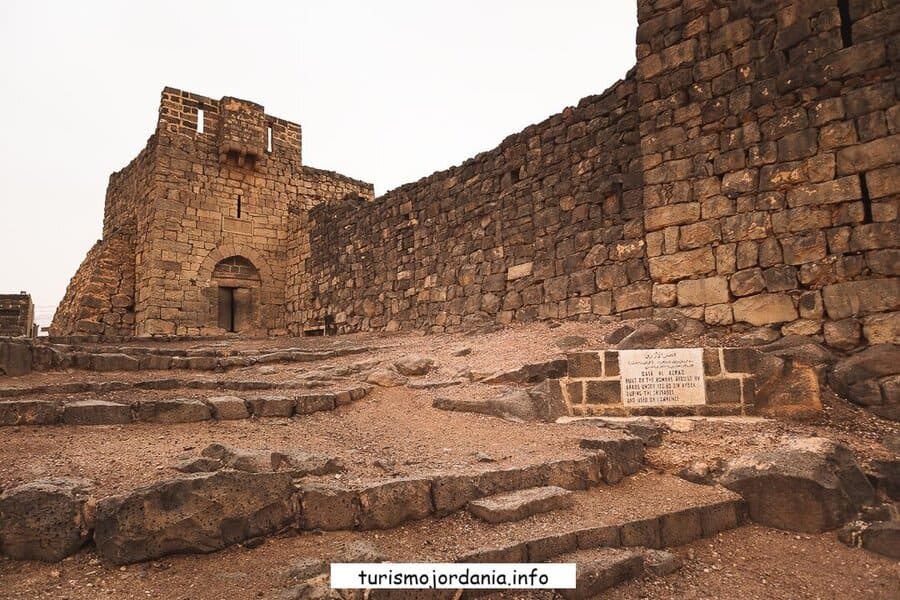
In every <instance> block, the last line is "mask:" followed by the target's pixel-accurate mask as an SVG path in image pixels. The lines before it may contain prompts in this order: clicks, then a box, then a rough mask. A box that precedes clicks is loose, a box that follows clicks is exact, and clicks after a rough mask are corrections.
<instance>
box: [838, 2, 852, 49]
mask: <svg viewBox="0 0 900 600" xmlns="http://www.w3.org/2000/svg"><path fill="white" fill-rule="evenodd" d="M838 10H839V11H840V13H841V41H842V42H843V43H844V48H849V47H850V46H852V45H853V21H851V20H850V0H838Z"/></svg>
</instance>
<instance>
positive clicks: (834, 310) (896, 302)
mask: <svg viewBox="0 0 900 600" xmlns="http://www.w3.org/2000/svg"><path fill="white" fill-rule="evenodd" d="M822 299H823V301H824V303H825V310H826V312H827V313H828V316H829V317H830V318H831V319H834V320H840V319H846V318H847V317H853V316H858V315H864V314H867V313H880V312H890V311H895V310H898V308H900V280H897V279H891V278H888V279H865V280H862V281H847V282H844V283H835V284H832V285H826V286H825V287H824V288H822Z"/></svg>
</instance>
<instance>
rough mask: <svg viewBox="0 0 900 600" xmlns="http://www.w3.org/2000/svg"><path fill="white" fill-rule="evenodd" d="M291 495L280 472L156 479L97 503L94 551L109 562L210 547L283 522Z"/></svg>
mask: <svg viewBox="0 0 900 600" xmlns="http://www.w3.org/2000/svg"><path fill="white" fill-rule="evenodd" d="M293 496H294V487H293V484H292V482H291V476H290V475H288V474H286V473H259V474H258V473H241V472H237V471H219V472H216V473H202V474H196V475H188V476H185V477H182V478H180V479H173V480H169V481H161V482H158V483H155V484H152V485H149V486H146V487H142V488H138V489H136V490H133V491H131V492H128V493H125V494H122V495H119V496H110V497H107V498H104V499H102V500H101V501H100V502H99V503H98V504H97V509H96V526H95V529H94V541H95V542H96V544H97V553H98V554H99V555H100V557H101V558H102V559H103V560H104V561H106V562H109V563H112V564H115V565H121V564H126V563H133V562H139V561H144V560H151V559H154V558H159V557H161V556H166V555H168V554H179V553H208V552H211V551H213V550H218V549H221V548H224V547H226V546H229V545H231V544H234V543H237V542H241V541H244V540H247V539H250V538H254V537H259V536H262V535H266V534H270V533H273V532H275V531H278V530H280V529H282V528H283V527H285V526H286V525H288V524H289V523H290V522H291V521H293V519H294V518H295V514H296V507H295V506H294V500H293Z"/></svg>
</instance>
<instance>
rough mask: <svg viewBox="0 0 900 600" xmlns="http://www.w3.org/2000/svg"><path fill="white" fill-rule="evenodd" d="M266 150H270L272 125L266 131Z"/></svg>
mask: <svg viewBox="0 0 900 600" xmlns="http://www.w3.org/2000/svg"><path fill="white" fill-rule="evenodd" d="M266 152H272V126H271V125H269V127H268V130H267V131H266Z"/></svg>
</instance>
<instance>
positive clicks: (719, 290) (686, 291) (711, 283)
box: [678, 277, 728, 306]
mask: <svg viewBox="0 0 900 600" xmlns="http://www.w3.org/2000/svg"><path fill="white" fill-rule="evenodd" d="M725 302H728V281H727V280H726V279H725V278H724V277H707V278H705V279H685V280H682V281H679V282H678V304H679V305H681V306H695V305H705V304H723V303H725Z"/></svg>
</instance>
